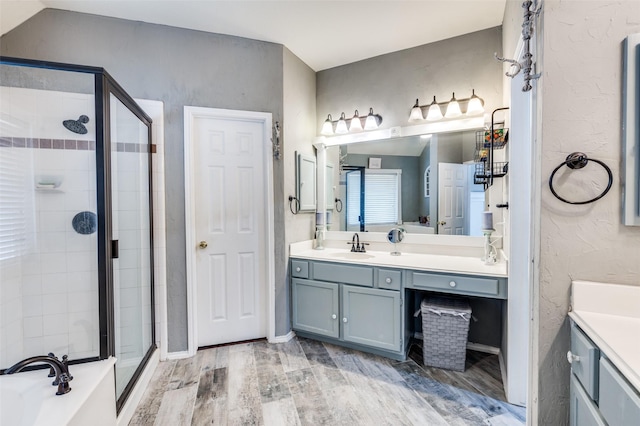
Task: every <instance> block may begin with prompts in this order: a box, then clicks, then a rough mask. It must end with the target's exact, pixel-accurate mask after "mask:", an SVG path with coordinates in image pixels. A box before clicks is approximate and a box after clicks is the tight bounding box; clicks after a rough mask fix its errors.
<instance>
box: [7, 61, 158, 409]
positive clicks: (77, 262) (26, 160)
mask: <svg viewBox="0 0 640 426" xmlns="http://www.w3.org/2000/svg"><path fill="white" fill-rule="evenodd" d="M153 150H154V145H152V144H151V119H150V118H149V117H148V116H147V115H146V114H145V112H144V111H143V110H142V109H141V108H140V107H139V106H138V105H137V104H136V102H135V101H134V100H133V99H132V98H131V97H130V96H129V95H128V94H127V93H126V92H125V91H124V90H123V89H122V88H121V87H120V86H119V85H118V84H117V83H116V82H115V80H114V79H113V78H112V77H111V76H110V75H109V74H108V73H107V72H106V71H105V70H103V69H101V68H94V67H85V66H77V65H67V64H58V63H50V62H41V61H32V60H23V59H15V58H7V57H0V312H1V315H2V318H1V323H0V369H2V370H4V369H7V368H8V367H10V366H11V365H13V364H14V363H16V362H18V361H20V360H22V359H24V358H27V357H31V356H35V355H46V354H47V353H49V352H53V353H54V354H55V355H56V356H57V357H59V358H61V357H62V356H63V355H68V357H69V361H70V364H74V363H84V362H88V361H96V360H102V359H106V358H108V357H111V356H113V357H115V358H116V359H117V361H116V364H115V378H116V401H117V404H116V406H117V410H118V411H119V410H120V408H121V407H122V405H123V404H124V402H125V400H126V398H127V396H128V394H129V392H130V391H131V389H132V388H133V386H134V384H135V382H136V380H137V378H138V376H139V375H140V373H141V372H142V370H143V369H144V366H145V364H146V362H147V361H148V359H149V358H150V356H151V354H152V353H153V351H154V350H155V348H156V346H155V341H156V340H155V331H154V327H155V319H154V303H153V297H154V295H153V282H154V277H153V241H152V238H153V237H152V229H153V224H152V215H151V211H152V196H151V194H152V192H151V176H152V175H151V154H152V152H153ZM72 368H73V367H72Z"/></svg>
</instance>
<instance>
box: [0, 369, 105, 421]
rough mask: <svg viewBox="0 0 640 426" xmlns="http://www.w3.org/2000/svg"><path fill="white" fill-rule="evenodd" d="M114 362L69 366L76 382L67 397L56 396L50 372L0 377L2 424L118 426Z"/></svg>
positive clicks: (55, 388)
mask: <svg viewBox="0 0 640 426" xmlns="http://www.w3.org/2000/svg"><path fill="white" fill-rule="evenodd" d="M115 361H116V360H115V358H109V359H107V360H104V361H97V362H89V363H86V364H78V365H71V366H69V370H70V372H71V375H72V376H73V380H72V381H71V392H69V393H67V394H66V395H56V390H57V387H56V386H52V385H51V381H52V380H53V379H52V378H50V377H47V374H48V372H49V370H37V371H28V372H20V373H15V374H10V375H3V376H0V425H2V426H4V425H11V426H22V425H24V426H36V425H70V426H76V425H77V426H81V425H92V426H95V425H99V426H101V425H104V426H113V425H115V424H116V400H115V379H114V372H113V365H114V364H115Z"/></svg>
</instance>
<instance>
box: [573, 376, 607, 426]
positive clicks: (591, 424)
mask: <svg viewBox="0 0 640 426" xmlns="http://www.w3.org/2000/svg"><path fill="white" fill-rule="evenodd" d="M569 394H570V398H571V402H570V404H569V405H570V407H571V412H570V413H569V426H606V423H605V422H604V420H603V419H602V416H601V415H600V412H599V411H598V407H596V404H595V403H594V402H593V401H592V400H591V398H589V395H587V393H586V392H585V391H584V389H583V388H582V385H581V384H580V382H579V381H578V379H577V378H576V376H574V375H573V374H572V375H571V387H570V392H569Z"/></svg>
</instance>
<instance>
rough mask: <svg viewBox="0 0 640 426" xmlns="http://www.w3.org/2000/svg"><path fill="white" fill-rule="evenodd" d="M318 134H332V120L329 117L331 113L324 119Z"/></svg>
mask: <svg viewBox="0 0 640 426" xmlns="http://www.w3.org/2000/svg"><path fill="white" fill-rule="evenodd" d="M320 134H322V135H332V134H333V120H332V119H331V114H329V115H328V116H327V119H326V120H324V123H323V124H322V130H320Z"/></svg>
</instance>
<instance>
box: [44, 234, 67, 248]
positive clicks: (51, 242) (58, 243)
mask: <svg viewBox="0 0 640 426" xmlns="http://www.w3.org/2000/svg"><path fill="white" fill-rule="evenodd" d="M66 234H67V233H66V232H46V231H44V232H40V233H39V234H38V239H39V241H38V250H39V251H40V253H60V252H64V251H66V250H67V246H66V243H65V236H66Z"/></svg>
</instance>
